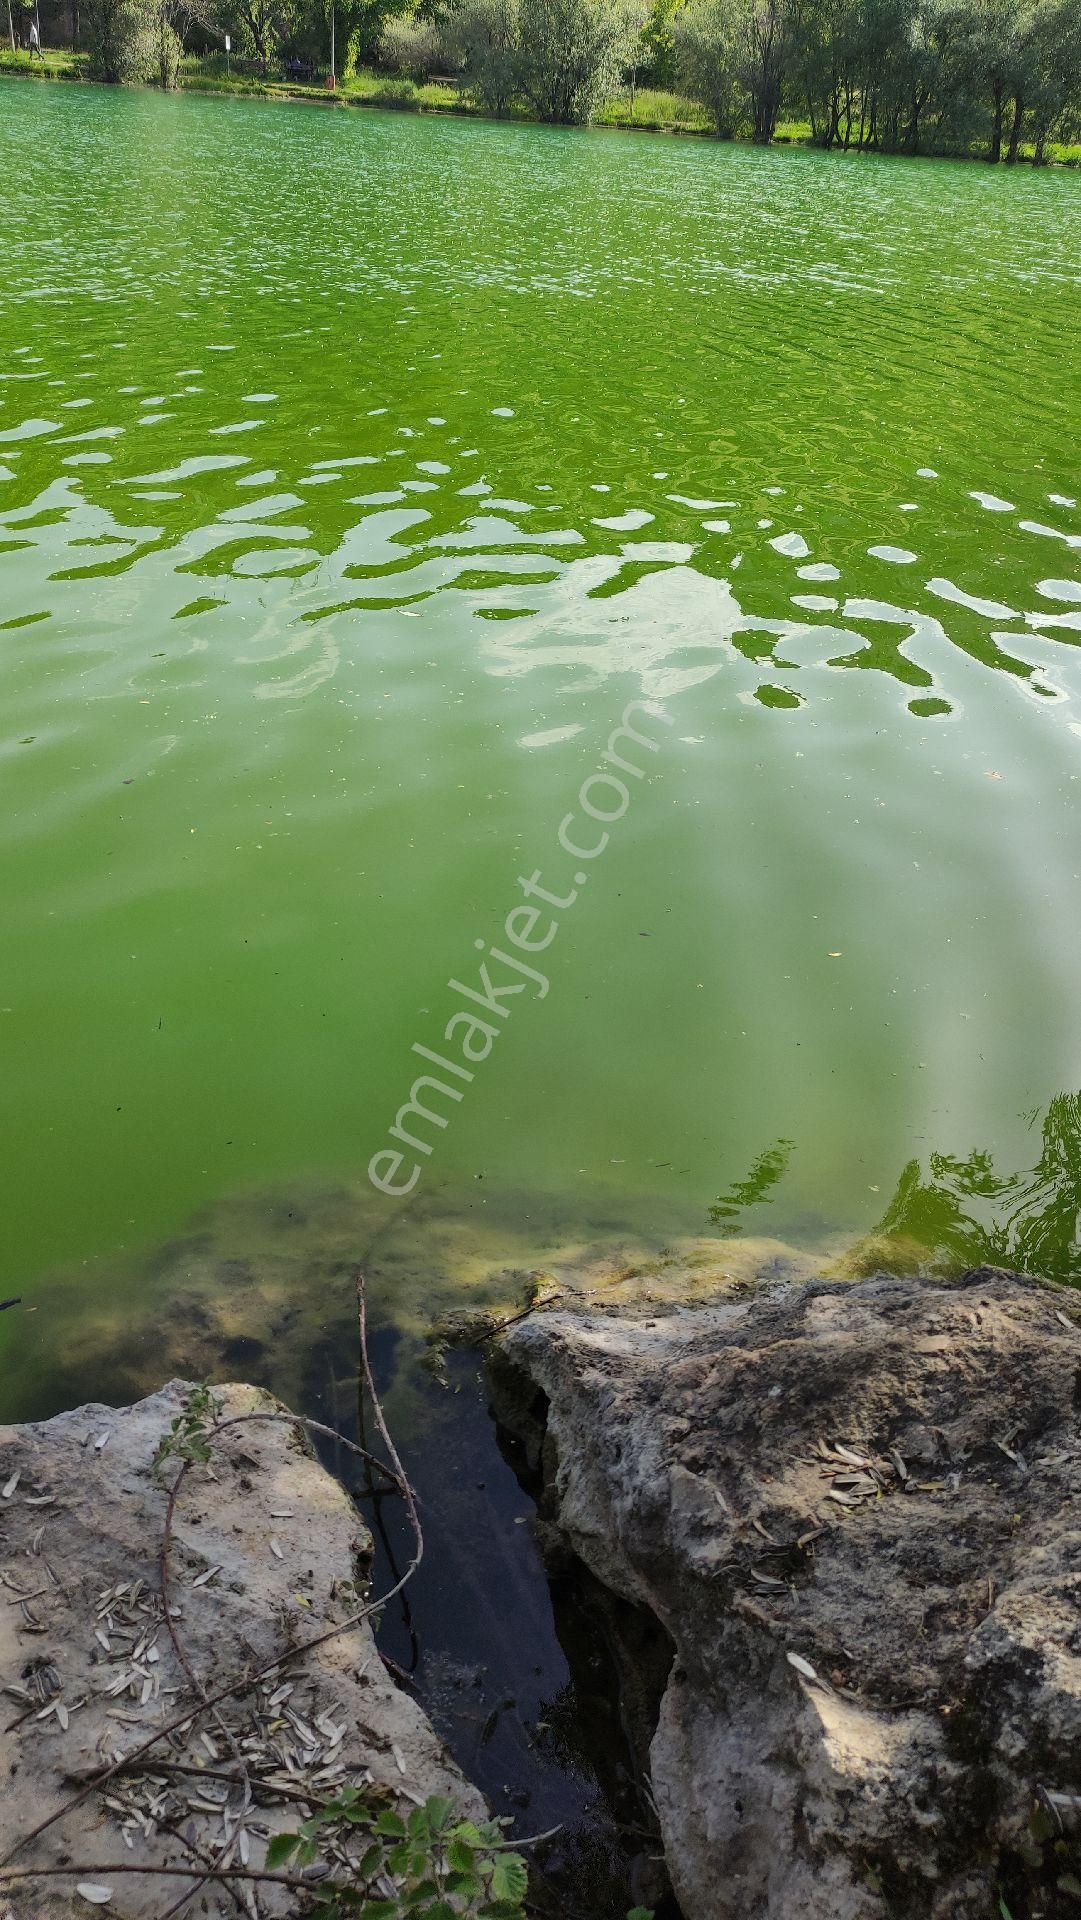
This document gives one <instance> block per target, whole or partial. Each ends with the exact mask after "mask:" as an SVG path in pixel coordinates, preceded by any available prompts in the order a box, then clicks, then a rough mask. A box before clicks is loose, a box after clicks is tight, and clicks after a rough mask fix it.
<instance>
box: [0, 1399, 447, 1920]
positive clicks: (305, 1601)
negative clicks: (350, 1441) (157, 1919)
mask: <svg viewBox="0 0 1081 1920" xmlns="http://www.w3.org/2000/svg"><path fill="white" fill-rule="evenodd" d="M189 1392H190V1389H188V1388H186V1387H185V1386H184V1385H183V1383H180V1382H176V1381H174V1382H173V1383H172V1384H171V1385H170V1386H168V1387H166V1388H164V1389H163V1391H162V1392H160V1393H156V1394H154V1395H153V1396H152V1398H150V1399H147V1400H143V1401H141V1402H139V1404H138V1405H136V1406H132V1407H124V1408H120V1409H116V1408H112V1407H104V1406H86V1407H80V1408H79V1409H78V1410H77V1411H76V1412H73V1413H65V1414H61V1415H60V1416H59V1417H58V1418H56V1419H54V1420H49V1421H46V1422H44V1423H42V1424H40V1425H36V1426H24V1427H4V1428H0V1582H2V1590H0V1601H2V1602H3V1604H0V1685H3V1687H4V1690H5V1691H4V1705H5V1707H6V1708H7V1712H6V1714H5V1720H6V1722H7V1723H8V1725H7V1727H6V1733H5V1739H4V1743H3V1749H2V1761H0V1765H2V1779H3V1787H2V1794H0V1808H2V1811H0V1854H7V1853H8V1852H9V1850H10V1849H12V1848H14V1847H15V1845H16V1842H18V1841H19V1840H20V1839H21V1838H22V1837H23V1836H24V1835H27V1834H29V1833H30V1831H31V1830H32V1829H33V1828H34V1827H36V1826H37V1825H38V1823H39V1822H40V1821H42V1820H44V1819H45V1818H46V1817H47V1816H48V1815H49V1814H51V1813H52V1812H53V1811H54V1810H56V1809H58V1808H59V1807H60V1806H61V1805H62V1804H63V1803H64V1802H65V1801H66V1800H69V1799H71V1798H72V1797H73V1796H75V1795H77V1794H78V1793H79V1791H80V1788H81V1787H82V1786H83V1785H84V1784H86V1783H87V1782H89V1781H90V1780H91V1779H92V1778H93V1777H94V1776H95V1775H96V1774H97V1773H98V1772H99V1771H100V1770H101V1769H102V1768H103V1767H106V1766H108V1765H109V1764H110V1763H111V1762H112V1760H113V1759H114V1758H115V1757H116V1756H117V1755H118V1754H121V1753H124V1754H128V1755H131V1754H133V1752H134V1749H136V1748H137V1747H140V1746H141V1745H142V1743H143V1742H144V1741H146V1740H147V1739H148V1738H149V1737H150V1735H152V1734H153V1733H154V1732H155V1730H157V1729H160V1728H163V1727H164V1726H165V1725H166V1723H168V1722H172V1721H175V1720H176V1719H177V1718H178V1717H180V1716H181V1715H182V1713H183V1710H184V1709H185V1707H190V1708H192V1709H193V1710H194V1711H195V1718H194V1720H193V1722H192V1723H191V1724H189V1726H188V1728H187V1729H185V1730H180V1731H177V1732H175V1733H173V1734H172V1735H171V1736H170V1738H169V1739H168V1740H163V1741H162V1742H160V1743H159V1744H158V1745H157V1746H155V1747H154V1748H153V1749H152V1751H150V1752H149V1753H148V1754H147V1755H146V1756H145V1758H144V1760H143V1762H142V1764H141V1767H140V1768H139V1769H131V1770H125V1771H123V1772H120V1773H117V1774H115V1775H114V1776H113V1778H112V1779H111V1780H109V1781H108V1782H107V1783H106V1784H105V1786H104V1787H103V1788H100V1789H95V1790H94V1792H93V1793H91V1794H90V1795H89V1796H88V1797H87V1798H85V1799H84V1800H83V1801H82V1803H81V1804H80V1805H78V1806H75V1807H73V1809H72V1811H71V1812H70V1813H69V1814H68V1815H67V1816H66V1817H65V1818H64V1820H63V1821H61V1822H59V1823H58V1824H57V1825H55V1826H51V1827H50V1828H49V1829H48V1830H47V1831H46V1832H45V1833H43V1834H42V1835H41V1837H40V1839H38V1840H35V1841H33V1842H32V1843H31V1845H29V1846H28V1847H26V1848H25V1849H22V1850H20V1851H18V1852H16V1853H15V1855H14V1858H13V1859H12V1861H11V1865H12V1866H13V1867H17V1866H26V1867H31V1868H36V1869H41V1868H43V1867H56V1866H68V1865H71V1864H72V1863H75V1864H76V1865H77V1867H78V1869H79V1871H78V1874H77V1876H76V1877H75V1878H73V1879H72V1880H67V1879H60V1878H48V1877H44V1876H42V1877H40V1878H34V1879H31V1880H29V1881H21V1882H16V1883H13V1884H11V1885H10V1886H4V1887H3V1888H2V1889H0V1892H2V1894H3V1905H2V1910H3V1912H4V1914H5V1915H8V1914H10V1915H12V1916H14V1920H31V1916H33V1917H34V1920H37V1917H38V1916H42V1917H44V1916H50V1917H51V1920H56V1917H57V1916H63V1915H69V1914H70V1915H73V1916H74V1915H76V1914H85V1913H86V1912H88V1911H89V1905H88V1902H89V1904H93V1896H92V1895H86V1894H83V1895H80V1894H79V1893H78V1892H77V1890H76V1879H77V1881H78V1883H79V1884H82V1885H84V1886H85V1885H88V1886H90V1887H92V1888H97V1889H98V1890H99V1894H100V1892H101V1891H102V1890H103V1888H104V1887H106V1886H108V1887H111V1888H112V1892H113V1899H114V1904H110V1905H109V1907H108V1910H109V1911H110V1912H121V1913H124V1914H125V1915H128V1916H130V1917H131V1920H136V1916H143V1915H146V1916H150V1915H157V1914H161V1913H163V1912H164V1911H165V1910H166V1909H168V1908H170V1907H171V1905H172V1902H173V1900H174V1899H177V1898H179V1896H180V1895H181V1894H182V1892H183V1890H184V1887H185V1884H186V1883H185V1881H184V1880H183V1879H180V1880H178V1879H161V1878H153V1877H151V1876H150V1875H149V1874H147V1875H146V1876H143V1875H142V1874H139V1873H137V1872H135V1873H128V1874H125V1875H124V1876H123V1878H122V1879H121V1878H120V1877H119V1876H117V1877H115V1879H112V1880H111V1879H110V1875H109V1873H108V1872H107V1871H106V1867H107V1864H108V1863H109V1862H116V1861H117V1860H120V1861H126V1862H127V1863H128V1865H129V1866H130V1867H134V1868H138V1867H139V1866H140V1865H149V1864H150V1863H151V1862H154V1863H157V1864H159V1865H162V1864H164V1865H171V1866H174V1867H176V1866H185V1867H188V1868H191V1867H192V1852H191V1849H190V1847H185V1846H184V1845H183V1844H182V1842H181V1840H180V1838H179V1837H178V1836H179V1834H180V1832H183V1833H184V1834H185V1835H186V1836H187V1838H188V1840H189V1841H191V1842H193V1843H194V1846H195V1848H196V1851H197V1853H198V1851H199V1850H200V1849H201V1850H202V1857H203V1858H204V1859H206V1860H209V1861H213V1860H214V1858H215V1856H216V1855H218V1853H219V1852H220V1849H221V1847H222V1846H223V1844H224V1843H225V1841H226V1840H227V1839H228V1838H229V1836H230V1835H231V1834H232V1835H233V1836H234V1842H235V1844H234V1851H233V1853H232V1854H231V1855H230V1859H231V1861H232V1863H233V1864H237V1863H238V1862H239V1861H241V1860H244V1859H250V1863H251V1866H252V1867H253V1868H261V1867H262V1865H263V1861H264V1856H265V1851H266V1847H267V1843H268V1839H269V1837H270V1836H271V1835H272V1834H273V1833H275V1832H278V1831H282V1830H293V1829H295V1828H296V1826H297V1824H298V1822H299V1821H300V1820H301V1819H303V1818H304V1815H305V1813H306V1812H307V1811H308V1810H309V1809H308V1807H307V1806H306V1805H305V1804H303V1790H304V1789H305V1788H307V1789H308V1790H310V1791H311V1792H312V1793H313V1794H315V1795H322V1796H324V1797H333V1796H334V1795H335V1794H336V1793H337V1792H339V1791H340V1790H341V1788H342V1787H343V1786H344V1785H345V1784H346V1783H356V1784H359V1785H361V1786H362V1787H363V1789H364V1791H365V1793H366V1794H371V1795H372V1796H374V1798H375V1799H376V1800H383V1801H385V1803H386V1804H387V1805H389V1806H395V1805H397V1806H398V1807H399V1808H400V1810H401V1811H403V1812H405V1813H408V1812H409V1811H410V1809H411V1808H412V1807H413V1806H415V1805H417V1804H419V1803H421V1802H423V1801H424V1800H425V1799H426V1798H427V1796H428V1795H429V1794H434V1793H441V1794H446V1795H448V1796H449V1797H450V1798H451V1799H453V1801H454V1802H455V1804H456V1805H457V1806H458V1807H459V1808H460V1809H461V1812H462V1814H463V1815H464V1816H466V1817H468V1818H472V1819H483V1818H484V1817H485V1810H484V1805H483V1802H482V1800H481V1797H480V1795H479V1794H478V1793H477V1792H476V1790H475V1789H474V1788H473V1787H471V1786H469V1785H468V1784H467V1782H466V1781H465V1780H464V1778H463V1777H462V1775H461V1774H460V1773H459V1771H458V1769H457V1768H456V1767H455V1766H454V1764H453V1762H452V1761H451V1760H450V1759H449V1757H448V1755H447V1754H446V1752H445V1751H444V1749H443V1747H442V1746H441V1744H440V1742H439V1740H438V1739H437V1737H436V1735H435V1733H434V1731H433V1729H432V1727H431V1726H430V1724H429V1722H428V1721H427V1719H426V1718H425V1716H424V1714H423V1713H422V1712H421V1710H420V1708H419V1707H418V1706H417V1705H416V1703H415V1702H414V1701H412V1700H411V1699H409V1698H408V1696H407V1695H406V1694H404V1693H402V1692H401V1691H399V1689H398V1688H397V1687H396V1686H395V1685H394V1683H393V1682H392V1680H391V1679H390V1677H389V1675H388V1673H387V1671H386V1669H385V1667H384V1666H383V1663H382V1661H381V1660H380V1658H379V1655H378V1653H377V1651H376V1648H375V1642H374V1640H373V1638H372V1632H371V1627H370V1626H369V1624H368V1621H367V1620H363V1621H361V1622H360V1623H359V1624H357V1625H354V1626H351V1627H349V1628H348V1629H347V1630H346V1631H343V1632H342V1633H341V1634H340V1635H339V1636H338V1637H336V1638H334V1639H331V1640H328V1641H327V1642H326V1644H325V1645H323V1646H321V1647H319V1648H318V1649H316V1650H314V1651H312V1652H308V1653H303V1654H298V1655H297V1657H295V1658H294V1659H292V1660H291V1661H290V1662H289V1664H288V1665H286V1666H285V1668H284V1669H278V1670H277V1671H276V1672H275V1673H274V1674H273V1675H272V1676H270V1677H269V1678H267V1679H266V1680H263V1681H259V1682H258V1683H257V1684H256V1685H255V1686H253V1687H249V1688H247V1689H244V1690H242V1691H239V1692H237V1693H236V1694H233V1695H230V1696H229V1698H227V1699H225V1700H223V1701H222V1703H221V1705H220V1708H219V1714H220V1718H219V1717H218V1714H215V1713H213V1712H202V1713H199V1712H198V1708H199V1694H198V1691H197V1686H196V1685H193V1684H192V1677H191V1676H192V1674H194V1675H195V1676H196V1677H197V1685H201V1686H202V1688H204V1689H205V1690H206V1692H207V1693H209V1694H211V1695H213V1694H214V1693H215V1691H216V1690H217V1689H219V1688H221V1687H222V1686H224V1685H225V1684H227V1683H228V1682H229V1681H230V1680H232V1679H234V1678H235V1677H237V1676H238V1675H240V1674H242V1673H245V1672H246V1673H248V1674H253V1673H255V1672H256V1671H257V1670H259V1669H261V1668H262V1667H263V1666H264V1665H265V1664H266V1663H267V1662H270V1661H272V1660H274V1659H275V1657H276V1656H278V1655H280V1654H283V1653H285V1652H286V1651H287V1650H288V1649H290V1648H298V1647H299V1645H300V1643H301V1642H303V1641H308V1640H311V1639H314V1638H315V1637H316V1636H318V1635H319V1634H320V1633H321V1632H323V1631H324V1630H325V1629H326V1628H328V1627H330V1626H332V1625H334V1624H335V1623H337V1622H340V1621H344V1620H346V1619H347V1618H348V1617H349V1616H350V1615H351V1614H353V1613H354V1612H355V1611H356V1609H357V1608H358V1606H359V1605H360V1604H361V1603H362V1599H363V1593H364V1585H365V1581H366V1577H367V1571H368V1564H369V1559H370V1554H371V1545H372V1542H371V1536H370V1535H369V1533H368V1531H367V1528H366V1527H365V1525H364V1523H363V1521H362V1520H361V1518H360V1516H359V1514H358V1513H357V1510H356V1508H355V1507H354V1505H353V1504H352V1502H351V1501H350V1500H349V1498H348V1496H347V1495H346V1493H345V1492H344V1491H343V1489H342V1488H341V1486H339V1484H338V1482H337V1481H336V1480H334V1479H332V1478H331V1476H330V1474H328V1473H327V1472H325V1471H324V1469H323V1468H322V1467H321V1466H320V1465H319V1463H318V1462H317V1461H316V1460H315V1459H314V1458H313V1456H312V1454H311V1452H310V1451H309V1449H308V1448H307V1447H306V1445H305V1444H304V1443H303V1441H302V1440H301V1439H300V1438H299V1436H298V1431H297V1428H296V1427H295V1426H294V1425H293V1424H291V1423H278V1422H269V1421H263V1420H257V1421H249V1422H246V1423H245V1424H244V1425H241V1426H236V1427H234V1428H232V1429H231V1430H229V1431H228V1432H226V1433H225V1434H223V1435H222V1437H221V1438H220V1440H217V1441H215V1444H214V1447H213V1455H212V1461H211V1469H212V1471H208V1470H207V1468H206V1467H205V1466H197V1467H196V1468H195V1470H194V1471H192V1472H191V1473H189V1474H188V1475H187V1477H186V1480H185V1484H184V1486H183V1489H182V1491H181V1494H180V1497H179V1499H178V1502H177V1507H176V1513H175V1518H174V1523H173V1529H172V1546H171V1550H170V1555H169V1562H170V1575H169V1597H170V1601H171V1604H172V1608H173V1610H174V1614H173V1618H174V1626H175V1628H176V1631H177V1633H178V1636H179V1638H180V1642H181V1647H182V1651H183V1655H184V1659H185V1660H186V1662H187V1664H188V1666H189V1667H190V1669H191V1672H190V1673H189V1672H186V1671H185V1670H184V1667H183V1665H182V1664H181V1662H180V1661H178V1659H177V1656H176V1653H175V1652H174V1649H173V1647H172V1645H171V1643H170V1637H169V1632H168V1626H167V1622H166V1620H165V1617H164V1611H163V1607H162V1603H161V1587H160V1568H159V1550H160V1546H161V1542H162V1538H163V1533H164V1527H165V1517H166V1501H167V1494H166V1491H165V1487H164V1486H163V1485H162V1483H161V1478H162V1477H159V1476H156V1475H155V1473H154V1470H153V1461H154V1455H155V1452H156V1450H157V1448H158V1447H159V1444H160V1443H161V1441H162V1439H163V1438H164V1436H165V1435H166V1434H167V1432H168V1430H169V1428H170V1425H171V1423H172V1422H173V1421H175V1420H176V1419H177V1417H178V1415H180V1414H181V1410H182V1408H183V1407H184V1404H185V1399H186V1396H187V1394H188V1393H189ZM215 1399H216V1400H217V1401H218V1402H219V1403H220V1407H221V1418H222V1419H223V1420H228V1419H232V1418H237V1417H239V1416H244V1415H251V1414H256V1413H271V1414H281V1413H282V1412H283V1411H284V1410H283V1409H282V1408H281V1407H280V1405H279V1404H278V1403H277V1402H276V1401H273V1400H272V1399H271V1398H270V1397H269V1395H267V1394H265V1393H262V1392H260V1391H258V1390H257V1389H255V1388H252V1387H245V1386H229V1387H224V1388H222V1389H220V1390H219V1391H218V1393H217V1394H216V1395H215ZM178 1465H179V1461H178V1459H176V1458H175V1457H174V1458H173V1459H172V1460H171V1461H170V1463H169V1465H168V1469H167V1471H166V1473H165V1475H164V1476H163V1477H164V1479H165V1481H166V1483H168V1482H169V1481H171V1480H172V1479H173V1478H174V1477H175V1474H176V1471H177V1467H178ZM222 1723H224V1727H223V1724H222ZM238 1751H239V1753H240V1754H242V1755H243V1763H244V1766H245V1767H246V1768H247V1771H248V1774H249V1778H250V1781H251V1783H252V1787H253V1789H254V1797H253V1798H252V1797H251V1796H249V1795H248V1794H246V1793H239V1792H238V1791H237V1790H236V1788H235V1787H233V1788H230V1787H228V1786H227V1785H226V1784H224V1779H223V1776H225V1775H229V1774H232V1775H233V1776H236V1774H237V1773H238V1771H239V1769H240V1766H241V1762H240V1759H239V1758H238ZM200 1776H202V1777H200ZM215 1776H217V1777H215ZM272 1779H273V1780H277V1781H278V1782H284V1783H285V1787H286V1791H287V1792H289V1791H290V1790H291V1791H292V1795H293V1798H292V1801H291V1802H284V1803H283V1801H282V1799H281V1798H280V1796H276V1795H275V1793H274V1792H273V1791H268V1790H267V1787H266V1784H265V1783H266V1782H267V1781H269V1780H272ZM298 1796H299V1797H300V1800H299V1803H298ZM240 1827H243V1828H244V1838H243V1842H242V1843H241V1840H240V1838H239V1834H238V1829H239V1828H240ZM98 1863H102V1864H101V1866H100V1868H99V1864H98ZM197 1879H198V1869H197V1868H194V1869H193V1870H192V1872H191V1882H192V1883H194V1882H195V1881H197ZM101 1904H102V1905H103V1906H104V1905H105V1904H106V1903H105V1902H104V1901H102V1902H101ZM259 1908H260V1911H261V1912H263V1913H264V1914H267V1915H272V1914H285V1913H291V1912H293V1911H295V1909H296V1895H295V1894H293V1893H289V1892H287V1891H286V1890H284V1889H281V1888H269V1887H266V1886H262V1887H260V1889H259ZM237 1910H238V1909H237V1906H236V1903H235V1901H234V1899H233V1896H232V1895H231V1894H229V1893H228V1892H227V1891H226V1889H225V1888H224V1887H223V1886H220V1885H218V1886H215V1885H213V1884H211V1885H208V1886H207V1887H205V1888H204V1889H203V1891H202V1892H201V1893H200V1895H199V1897H198V1899H197V1900H196V1902H195V1903H194V1905H193V1907H192V1911H196V1912H198V1913H200V1914H203V1915H206V1914H211V1915H215V1916H216V1915H219V1914H225V1913H229V1914H235V1913H236V1912H237ZM240 1910H241V1911H244V1910H246V1908H245V1907H243V1906H242V1907H241V1909H240Z"/></svg>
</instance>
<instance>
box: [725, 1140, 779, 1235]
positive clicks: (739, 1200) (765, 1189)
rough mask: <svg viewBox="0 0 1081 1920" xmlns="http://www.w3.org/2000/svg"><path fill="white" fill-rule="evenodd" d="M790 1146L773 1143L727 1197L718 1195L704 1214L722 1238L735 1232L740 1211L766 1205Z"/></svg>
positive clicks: (737, 1227) (731, 1189)
mask: <svg viewBox="0 0 1081 1920" xmlns="http://www.w3.org/2000/svg"><path fill="white" fill-rule="evenodd" d="M792 1145H793V1143H792V1141H791V1140H783V1139H782V1140H775V1141H774V1143H773V1145H772V1147H767V1148H766V1151H765V1153H760V1154H759V1156H758V1159H757V1160H756V1161H755V1163H754V1166H753V1167H752V1168H751V1171H750V1173H749V1174H748V1175H747V1178H746V1180H735V1181H733V1183H732V1185H731V1186H730V1187H729V1189H728V1191H727V1193H722V1194H719V1195H718V1197H717V1199H716V1200H715V1201H714V1202H713V1205H712V1206H711V1207H710V1208H709V1209H708V1212H709V1217H710V1219H711V1220H712V1221H713V1222H714V1224H715V1225H716V1226H719V1227H720V1229H721V1232H722V1234H724V1235H726V1236H730V1235H732V1234H735V1233H737V1232H738V1231H739V1216H740V1213H741V1211H742V1209H743V1208H744V1207H755V1206H760V1205H761V1204H762V1202H763V1201H768V1199H769V1196H770V1193H771V1191H772V1189H773V1188H774V1187H775V1186H776V1185H777V1182H778V1180H780V1179H781V1178H782V1176H783V1175H784V1174H785V1173H786V1172H787V1170H788V1161H789V1156H790V1155H791V1152H792Z"/></svg>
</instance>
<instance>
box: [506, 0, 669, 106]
mask: <svg viewBox="0 0 1081 1920" xmlns="http://www.w3.org/2000/svg"><path fill="white" fill-rule="evenodd" d="M641 25H642V22H641V19H640V18H638V19H636V18H635V17H634V15H633V14H632V13H631V12H630V11H629V9H628V7H627V5H626V4H625V0H527V4H526V5H525V6H524V7H523V8H522V9H521V12H520V14H519V20H518V33H517V41H518V55H519V70H518V78H519V86H520V89H521V92H522V93H523V94H524V95H525V97H526V99H527V100H528V101H529V103H530V105H531V106H532V107H533V109H534V112H535V113H536V114H537V116H538V118H539V119H541V120H549V121H556V122H562V123H564V124H571V125H573V124H580V123H582V122H583V121H586V120H589V119H590V118H591V117H592V115H593V113H594V111H595V110H596V108H597V106H598V105H599V103H600V101H601V100H602V99H603V98H604V96H605V94H607V93H609V92H610V91H611V90H612V88H613V87H614V86H615V85H616V83H617V81H618V79H619V76H620V70H621V68H622V65H623V63H624V61H625V59H626V56H627V53H628V51H629V49H630V47H631V45H632V43H633V41H634V39H635V37H636V35H637V34H638V33H639V32H640V31H641Z"/></svg>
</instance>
